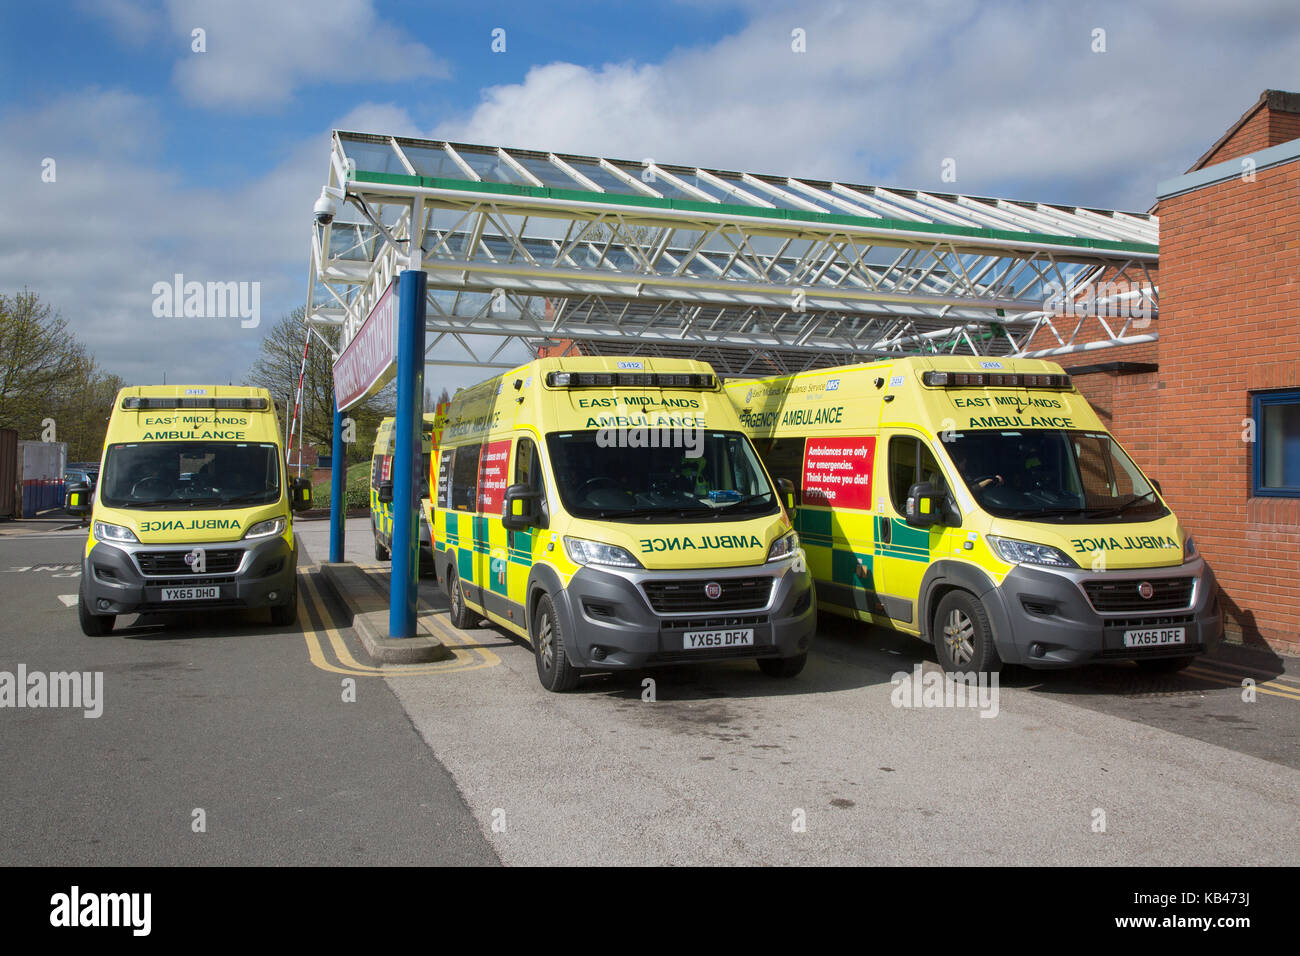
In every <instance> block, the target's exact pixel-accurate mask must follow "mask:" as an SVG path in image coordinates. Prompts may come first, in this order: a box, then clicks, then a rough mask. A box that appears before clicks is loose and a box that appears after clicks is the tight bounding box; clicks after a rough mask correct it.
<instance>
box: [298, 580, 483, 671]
mask: <svg viewBox="0 0 1300 956" xmlns="http://www.w3.org/2000/svg"><path fill="white" fill-rule="evenodd" d="M298 580H299V584H300V585H301V592H300V599H301V600H302V602H303V606H304V609H305V610H307V611H308V612H309V616H310V617H311V618H312V621H313V624H314V625H315V627H314V628H311V629H309V628H308V627H307V626H304V627H303V632H302V636H303V640H305V641H306V642H307V654H308V656H309V657H310V658H311V662H312V664H314V665H315V666H316V667H318V668H320V669H321V670H323V671H329V672H330V673H333V674H348V675H350V676H353V677H419V676H427V675H431V674H450V673H458V674H459V673H464V672H465V671H474V670H481V669H482V668H485V667H495V666H496V665H497V664H500V663H501V658H499V657H498V656H497V655H496V654H494V653H493V652H492V651H490V650H488V649H487V648H486V647H482V646H479V645H476V644H470V643H469V642H467V641H466V640H465V639H464V637H463V636H461V635H460V634H459V633H458V632H457V631H456V630H455V629H454V628H451V627H448V626H447V625H446V624H444V623H443V622H442V621H440V620H438V619H437V618H424V621H425V623H427V624H428V625H429V626H430V627H431V628H432V629H433V630H434V631H436V632H437V635H438V638H439V640H441V641H442V643H443V644H445V645H446V646H447V648H448V649H449V650H450V651H451V652H452V654H453V655H454V657H453V658H452V659H451V660H447V661H439V662H438V663H436V664H389V665H386V666H379V667H376V666H374V665H371V664H362V663H361V662H360V661H358V660H357V659H356V658H355V657H353V656H352V652H351V651H349V650H348V647H347V643H346V642H345V641H344V640H343V635H342V634H341V633H340V630H339V626H338V624H337V623H335V621H334V620H333V618H332V617H331V616H330V614H329V611H328V608H327V607H326V604H325V600H324V598H323V597H322V596H321V594H320V591H319V590H318V587H317V584H316V582H315V580H314V575H310V574H300V575H299V577H298ZM326 646H328V647H329V649H330V650H331V651H333V654H332V658H333V659H331V655H330V654H328V653H327V652H326ZM336 662H337V663H336Z"/></svg>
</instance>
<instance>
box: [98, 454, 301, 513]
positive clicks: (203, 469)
mask: <svg viewBox="0 0 1300 956" xmlns="http://www.w3.org/2000/svg"><path fill="white" fill-rule="evenodd" d="M99 487H100V500H101V501H102V502H103V503H104V504H105V505H107V506H108V507H110V508H245V507H249V506H252V505H259V504H271V503H273V502H275V501H278V500H279V499H280V455H279V449H278V448H277V446H275V445H274V444H271V443H267V442H204V441H197V442H194V441H163V442H154V441H150V442H124V443H122V444H117V445H110V446H109V448H108V456H107V458H106V459H105V463H104V474H103V475H102V476H101V481H100V485H99Z"/></svg>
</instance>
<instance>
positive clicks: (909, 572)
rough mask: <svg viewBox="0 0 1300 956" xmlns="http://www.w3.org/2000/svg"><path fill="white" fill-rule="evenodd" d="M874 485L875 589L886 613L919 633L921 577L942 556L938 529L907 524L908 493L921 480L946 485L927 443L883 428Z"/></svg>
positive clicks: (941, 534) (901, 431) (917, 436)
mask: <svg viewBox="0 0 1300 956" xmlns="http://www.w3.org/2000/svg"><path fill="white" fill-rule="evenodd" d="M880 442H881V447H880V451H879V454H878V460H879V462H880V467H879V468H878V470H877V485H876V518H875V523H876V568H877V587H878V588H879V591H880V599H881V603H882V604H884V607H885V611H886V613H887V614H888V615H889V617H890V619H891V620H892V621H893V624H894V626H895V627H897V628H898V629H899V630H903V631H907V632H909V633H913V634H915V633H918V632H919V631H920V622H919V621H918V619H917V599H918V597H919V595H920V590H921V579H922V578H923V577H925V572H926V570H927V569H928V568H929V567H930V562H931V561H933V560H935V558H936V557H937V556H938V555H939V554H940V553H941V551H942V546H943V538H944V535H945V534H947V533H948V532H949V531H950V529H948V528H945V527H943V526H942V525H936V526H934V527H930V528H914V527H912V526H911V525H909V524H908V523H907V520H906V510H905V509H906V506H907V492H908V489H909V488H911V487H912V485H914V484H916V483H917V482H919V481H930V482H934V483H935V484H936V485H937V486H939V487H944V488H946V487H947V479H946V478H945V477H944V473H943V469H942V468H941V467H940V466H939V462H938V460H937V459H936V457H935V455H934V452H933V451H932V450H931V448H930V444H929V441H928V439H926V438H924V437H923V436H922V435H920V434H919V433H917V432H913V431H909V430H906V429H888V430H884V429H882V431H881V435H880Z"/></svg>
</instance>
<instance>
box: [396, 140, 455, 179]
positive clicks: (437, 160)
mask: <svg viewBox="0 0 1300 956" xmlns="http://www.w3.org/2000/svg"><path fill="white" fill-rule="evenodd" d="M400 145H401V147H402V152H404V153H405V154H406V158H407V159H409V160H410V161H411V165H412V166H414V167H415V171H416V172H417V173H419V174H420V175H421V176H435V177H437V178H439V179H464V178H465V170H463V169H461V168H460V167H459V166H457V165H456V161H455V160H454V159H452V158H451V156H450V155H448V153H447V151H446V150H445V149H442V148H441V147H435V146H413V145H411V144H410V143H401V144H400Z"/></svg>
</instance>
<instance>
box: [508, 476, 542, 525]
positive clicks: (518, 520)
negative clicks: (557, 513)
mask: <svg viewBox="0 0 1300 956" xmlns="http://www.w3.org/2000/svg"><path fill="white" fill-rule="evenodd" d="M541 519H542V493H541V492H540V491H536V490H534V489H532V488H529V487H528V486H527V485H511V486H510V487H509V488H507V489H506V494H505V499H504V501H503V502H502V504H501V524H502V525H504V526H505V527H506V528H507V529H508V530H510V531H523V530H525V529H526V528H531V527H533V526H534V525H537V524H541Z"/></svg>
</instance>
